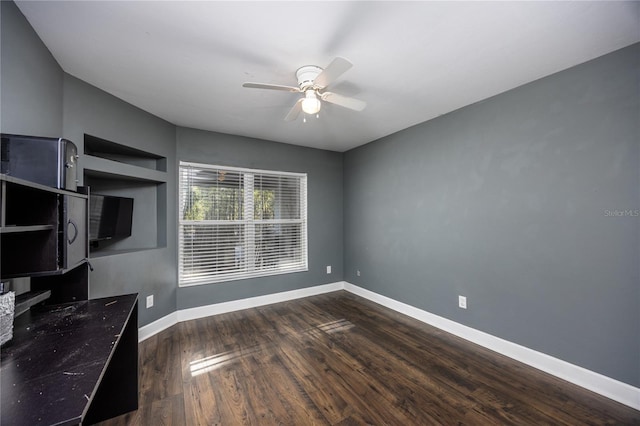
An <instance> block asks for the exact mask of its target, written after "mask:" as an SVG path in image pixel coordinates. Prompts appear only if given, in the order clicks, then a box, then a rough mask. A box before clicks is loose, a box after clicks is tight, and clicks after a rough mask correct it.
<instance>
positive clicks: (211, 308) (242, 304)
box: [138, 281, 345, 342]
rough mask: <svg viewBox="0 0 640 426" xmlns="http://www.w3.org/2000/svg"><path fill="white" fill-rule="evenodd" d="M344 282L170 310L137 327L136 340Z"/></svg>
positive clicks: (323, 290)
mask: <svg viewBox="0 0 640 426" xmlns="http://www.w3.org/2000/svg"><path fill="white" fill-rule="evenodd" d="M344 285H345V282H344V281H339V282H335V283H330V284H323V285H318V286H314V287H306V288H301V289H297V290H291V291H284V292H281V293H274V294H267V295H265V296H257V297H250V298H247V299H240V300H232V301H230V302H223V303H215V304H213V305H206V306H198V307H196V308H188V309H181V310H178V311H176V312H172V313H170V314H169V315H166V316H164V317H162V318H160V319H158V320H156V321H154V322H152V323H150V324H147V325H145V326H143V327H140V328H139V329H138V342H142V341H143V340H146V339H148V338H149V337H151V336H153V335H154V334H158V333H160V332H161V331H163V330H166V329H167V328H169V327H171V326H172V325H175V324H177V323H179V322H182V321H189V320H193V319H198V318H205V317H208V316H211V315H219V314H225V313H227V312H234V311H239V310H242V309H248V308H255V307H257V306H264V305H271V304H273V303H279V302H286V301H287V300H294V299H300V298H303V297H309V296H315V295H318V294H323V293H330V292H332V291H338V290H343V289H344Z"/></svg>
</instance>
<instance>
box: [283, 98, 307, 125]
mask: <svg viewBox="0 0 640 426" xmlns="http://www.w3.org/2000/svg"><path fill="white" fill-rule="evenodd" d="M303 100H304V98H301V99H298V102H296V103H295V105H294V106H293V108H291V111H289V114H287V116H286V117H285V118H284V121H293V120H295V119H296V118H298V115H300V111H302V101H303Z"/></svg>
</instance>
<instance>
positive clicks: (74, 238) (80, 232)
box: [62, 195, 88, 269]
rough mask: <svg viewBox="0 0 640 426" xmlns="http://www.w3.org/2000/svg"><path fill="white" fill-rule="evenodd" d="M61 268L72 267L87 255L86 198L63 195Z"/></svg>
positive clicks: (82, 260)
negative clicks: (62, 254)
mask: <svg viewBox="0 0 640 426" xmlns="http://www.w3.org/2000/svg"><path fill="white" fill-rule="evenodd" d="M62 226H63V234H64V236H63V238H62V244H63V245H64V248H63V253H64V256H63V262H62V268H63V269H72V268H74V267H75V266H77V265H78V264H80V263H82V262H84V261H85V260H86V259H87V257H88V245H87V239H88V236H87V199H86V198H81V197H74V196H72V195H65V196H64V221H63V222H62Z"/></svg>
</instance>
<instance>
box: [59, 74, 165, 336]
mask: <svg viewBox="0 0 640 426" xmlns="http://www.w3.org/2000/svg"><path fill="white" fill-rule="evenodd" d="M63 116H64V122H63V124H64V125H63V129H64V132H63V136H64V137H65V138H67V139H69V140H72V141H74V142H75V143H76V145H78V147H79V150H80V151H81V152H83V148H84V135H85V134H89V135H92V136H97V137H99V138H102V139H106V140H109V141H111V142H116V143H119V144H122V145H126V146H129V147H133V148H137V149H140V150H143V151H146V152H151V153H154V154H157V155H160V156H163V157H166V158H167V184H166V200H164V202H162V203H160V205H159V208H162V209H163V210H165V209H166V212H167V220H166V223H165V228H166V229H162V230H160V231H159V233H163V235H161V236H160V237H161V238H160V239H161V240H162V239H164V238H165V236H166V245H165V246H164V247H160V248H155V249H150V250H138V251H132V252H128V253H122V254H111V255H107V256H101V257H93V258H92V259H91V264H92V266H93V267H94V271H93V272H91V273H90V285H89V296H90V297H91V298H97V297H106V296H112V295H116V294H123V293H139V298H140V303H139V305H140V309H139V323H140V325H144V324H148V323H150V322H152V321H154V320H156V319H159V318H162V317H163V316H165V315H168V314H170V313H172V312H174V311H175V310H176V282H177V265H176V239H175V235H176V233H175V226H176V225H175V221H176V216H175V213H174V212H175V208H174V206H175V205H176V203H177V201H176V182H177V177H176V165H175V164H176V163H175V126H174V125H173V124H171V123H168V122H166V121H164V120H161V119H159V118H157V117H155V116H153V115H151V114H149V113H147V112H145V111H143V110H141V109H138V108H136V107H134V106H132V105H130V104H128V103H126V102H124V101H122V100H120V99H118V98H116V97H114V96H112V95H110V94H108V93H106V92H104V91H102V90H100V89H97V88H96V87H94V86H91V85H90V84H88V83H85V82H83V81H81V80H79V79H77V78H75V77H72V76H70V75H68V74H65V76H64V115H63ZM79 164H80V166H82V157H81V160H80V163H79ZM83 183H84V182H83ZM114 183H117V182H115V181H114ZM127 185H129V186H130V188H129V189H128V191H129V192H122V191H120V192H119V194H120V195H124V196H127V195H129V196H135V197H136V201H135V202H134V209H137V207H136V205H135V204H136V203H142V204H144V203H145V202H146V203H147V204H149V205H155V204H156V198H155V193H154V192H150V191H148V190H145V188H144V187H143V188H141V187H140V184H132V183H129V184H127ZM146 189H149V188H148V187H147V188H146ZM144 197H147V198H148V197H151V198H150V199H147V198H144ZM152 210H153V209H152ZM152 214H154V215H155V210H153V211H152ZM135 221H136V217H135V215H134V226H135V229H134V234H135V233H136V232H140V231H141V230H143V229H144V226H146V225H149V224H151V229H149V232H150V233H152V234H155V233H156V228H155V226H156V217H155V216H152V217H150V218H149V220H148V221H147V223H137V224H136V222H135ZM138 222H140V221H139V220H138ZM151 239H153V240H155V239H154V238H151ZM148 245H152V246H153V245H155V244H153V241H152V242H151V243H149V244H148ZM150 294H153V295H154V306H153V308H150V309H146V307H145V298H146V296H148V295H150Z"/></svg>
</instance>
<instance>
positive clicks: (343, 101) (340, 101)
mask: <svg viewBox="0 0 640 426" xmlns="http://www.w3.org/2000/svg"><path fill="white" fill-rule="evenodd" d="M320 98H321V99H322V100H323V101H327V102H329V103H332V104H336V105H340V106H341V107H345V108H349V109H353V110H355V111H362V110H363V109H364V108H365V107H366V106H367V103H366V102H365V101H361V100H360V99H355V98H348V97H346V96H342V95H338V94H337V93H331V92H324V93H323V94H322V95H320Z"/></svg>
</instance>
